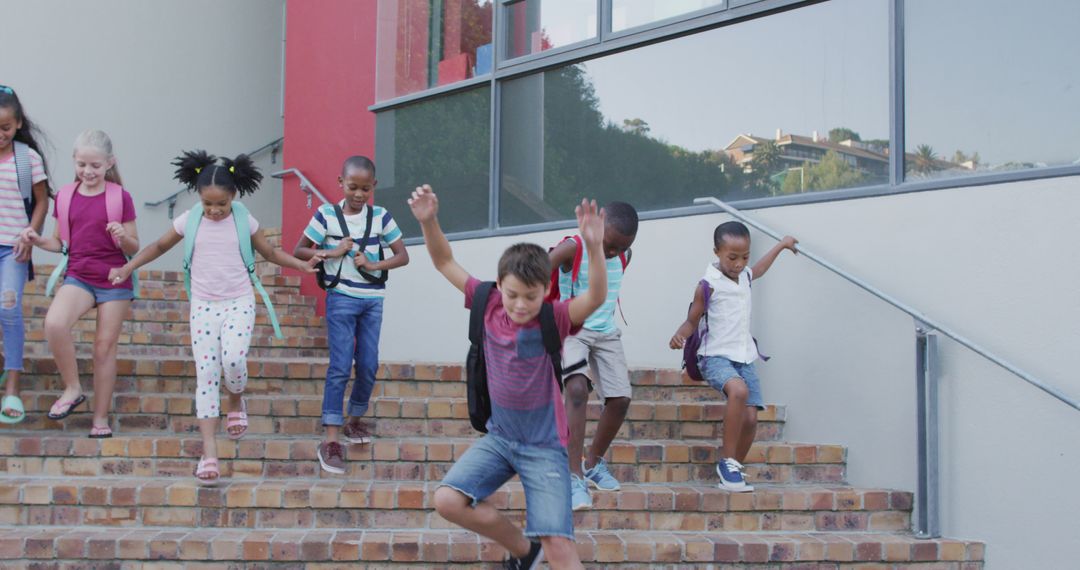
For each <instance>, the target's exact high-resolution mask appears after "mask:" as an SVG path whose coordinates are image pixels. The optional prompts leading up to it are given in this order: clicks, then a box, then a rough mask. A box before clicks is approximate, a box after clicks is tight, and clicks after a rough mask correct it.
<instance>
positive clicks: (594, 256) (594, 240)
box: [569, 200, 607, 326]
mask: <svg viewBox="0 0 1080 570" xmlns="http://www.w3.org/2000/svg"><path fill="white" fill-rule="evenodd" d="M574 211H575V213H576V214H577V219H578V229H579V230H580V232H581V239H582V241H584V242H585V251H587V252H589V289H588V290H587V291H585V293H584V294H582V295H581V296H579V297H574V299H573V300H572V301H570V307H569V309H570V322H571V323H572V324H573V325H574V326H581V325H582V324H583V323H585V319H587V318H589V315H591V314H593V312H594V311H596V309H599V308H600V305H603V304H604V301H605V300H607V262H606V261H605V260H604V212H603V211H602V210H599V209H598V208H597V207H596V201H595V200H593V201H592V202H589V201H588V200H582V201H581V205H580V206H578V207H577V208H575V209H574Z"/></svg>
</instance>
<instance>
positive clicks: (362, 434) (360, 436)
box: [341, 422, 375, 445]
mask: <svg viewBox="0 0 1080 570" xmlns="http://www.w3.org/2000/svg"><path fill="white" fill-rule="evenodd" d="M341 433H342V434H343V435H344V436H345V441H347V442H349V443H352V444H356V445H360V444H364V443H371V440H372V439H373V438H374V437H375V436H373V435H372V434H371V428H369V427H368V425H367V424H366V423H364V422H349V423H347V424H345V427H344V428H342V430H341Z"/></svg>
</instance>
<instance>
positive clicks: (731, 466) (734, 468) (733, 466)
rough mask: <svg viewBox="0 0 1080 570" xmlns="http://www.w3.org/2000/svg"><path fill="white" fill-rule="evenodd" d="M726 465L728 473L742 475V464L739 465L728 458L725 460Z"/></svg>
mask: <svg viewBox="0 0 1080 570" xmlns="http://www.w3.org/2000/svg"><path fill="white" fill-rule="evenodd" d="M724 465H725V466H727V468H728V471H731V472H732V473H740V474H741V473H742V472H743V469H744V467H743V464H742V463H739V462H738V461H735V460H734V459H732V458H730V457H728V458H727V459H725V460H724Z"/></svg>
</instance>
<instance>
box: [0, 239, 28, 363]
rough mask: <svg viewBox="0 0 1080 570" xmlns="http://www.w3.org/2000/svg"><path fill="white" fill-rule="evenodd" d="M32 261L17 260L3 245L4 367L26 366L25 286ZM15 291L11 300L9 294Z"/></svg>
mask: <svg viewBox="0 0 1080 570" xmlns="http://www.w3.org/2000/svg"><path fill="white" fill-rule="evenodd" d="M28 269H29V264H27V263H26V262H25V261H15V252H14V251H13V248H12V247H11V246H10V245H0V329H3V331H4V370H20V371H21V370H22V369H23V341H24V340H25V339H26V324H25V323H24V322H23V306H22V297H23V287H25V286H26V277H27V275H28ZM9 293H14V299H11V300H10V302H8V299H7V298H6V297H10V294H9Z"/></svg>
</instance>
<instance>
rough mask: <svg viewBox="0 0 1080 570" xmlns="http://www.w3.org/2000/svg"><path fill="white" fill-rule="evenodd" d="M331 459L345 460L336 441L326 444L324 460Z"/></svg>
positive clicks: (343, 453)
mask: <svg viewBox="0 0 1080 570" xmlns="http://www.w3.org/2000/svg"><path fill="white" fill-rule="evenodd" d="M332 457H337V458H339V459H345V451H344V450H343V449H342V447H341V444H340V443H338V442H336V441H331V442H330V443H328V444H326V458H327V459H330V458H332Z"/></svg>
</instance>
